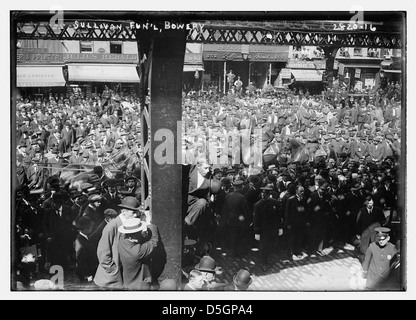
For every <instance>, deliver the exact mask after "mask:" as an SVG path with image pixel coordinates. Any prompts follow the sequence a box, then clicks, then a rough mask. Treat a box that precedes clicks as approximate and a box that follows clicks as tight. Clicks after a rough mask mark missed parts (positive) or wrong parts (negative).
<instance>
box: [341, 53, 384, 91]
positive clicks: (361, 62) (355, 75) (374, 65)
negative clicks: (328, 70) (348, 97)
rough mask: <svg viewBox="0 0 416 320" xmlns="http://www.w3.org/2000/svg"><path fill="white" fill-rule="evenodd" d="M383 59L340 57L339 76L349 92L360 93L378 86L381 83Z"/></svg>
mask: <svg viewBox="0 0 416 320" xmlns="http://www.w3.org/2000/svg"><path fill="white" fill-rule="evenodd" d="M381 61H382V60H381V59H376V58H363V59H353V58H351V59H341V58H339V64H338V76H339V81H340V83H343V84H344V85H345V86H346V87H347V90H348V91H349V92H354V93H360V92H363V91H366V90H371V89H374V88H378V86H379V85H380V63H381Z"/></svg>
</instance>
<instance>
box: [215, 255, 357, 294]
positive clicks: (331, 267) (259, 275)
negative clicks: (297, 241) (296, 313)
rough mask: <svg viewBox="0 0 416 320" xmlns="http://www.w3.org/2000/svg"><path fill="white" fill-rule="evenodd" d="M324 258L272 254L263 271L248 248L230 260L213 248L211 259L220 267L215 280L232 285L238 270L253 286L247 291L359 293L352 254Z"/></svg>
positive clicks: (355, 263) (354, 258)
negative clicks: (245, 272)
mask: <svg viewBox="0 0 416 320" xmlns="http://www.w3.org/2000/svg"><path fill="white" fill-rule="evenodd" d="M326 253H327V255H325V256H319V255H317V256H314V255H312V256H307V257H305V258H304V259H302V260H299V261H293V260H285V259H282V258H281V257H279V256H278V255H276V254H274V255H273V256H272V257H271V258H270V267H269V269H268V270H267V272H264V271H263V270H262V269H261V267H260V264H259V263H258V261H259V253H258V251H257V249H256V248H252V249H251V251H250V253H248V254H247V255H246V256H244V257H243V258H234V257H232V256H231V255H230V252H229V251H228V250H225V249H222V248H215V249H214V252H213V253H212V256H213V257H214V258H215V259H216V261H217V264H218V266H219V267H220V268H221V271H222V272H221V274H220V275H218V279H219V280H220V281H222V282H232V279H233V275H234V274H235V273H236V272H237V271H238V269H240V268H244V269H247V270H248V271H250V273H251V274H252V277H253V283H252V285H251V286H250V288H249V290H254V291H352V290H362V289H361V288H362V287H360V284H361V283H360V281H359V280H360V277H357V276H356V275H357V274H358V272H359V271H360V269H361V265H360V262H359V260H358V255H357V254H356V252H355V251H349V250H343V249H338V248H335V249H332V250H331V249H330V250H327V251H326ZM361 285H362V284H361Z"/></svg>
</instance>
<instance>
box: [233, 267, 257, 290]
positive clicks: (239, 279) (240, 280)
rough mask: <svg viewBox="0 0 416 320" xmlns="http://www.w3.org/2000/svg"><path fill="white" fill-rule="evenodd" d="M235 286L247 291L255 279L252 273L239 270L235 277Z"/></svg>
mask: <svg viewBox="0 0 416 320" xmlns="http://www.w3.org/2000/svg"><path fill="white" fill-rule="evenodd" d="M233 282H234V284H235V285H236V286H237V287H238V288H240V289H247V288H248V287H249V286H250V284H252V283H253V278H252V277H251V275H250V272H248V271H247V270H244V269H240V270H238V272H237V274H236V275H234V277H233Z"/></svg>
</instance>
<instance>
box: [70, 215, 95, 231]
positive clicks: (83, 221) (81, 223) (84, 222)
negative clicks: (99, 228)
mask: <svg viewBox="0 0 416 320" xmlns="http://www.w3.org/2000/svg"><path fill="white" fill-rule="evenodd" d="M93 224H94V222H93V221H92V220H91V219H90V218H88V217H87V216H83V217H80V218H79V219H78V220H77V222H76V224H75V227H76V228H77V229H79V230H83V229H87V228H89V227H90V226H92V225H93Z"/></svg>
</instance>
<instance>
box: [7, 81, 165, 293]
mask: <svg viewBox="0 0 416 320" xmlns="http://www.w3.org/2000/svg"><path fill="white" fill-rule="evenodd" d="M15 120H16V127H15V128H16V135H15V138H16V139H15V140H14V141H15V143H16V171H15V172H16V180H15V182H16V183H15V184H14V186H13V191H14V194H15V212H14V213H15V214H14V215H13V219H14V220H13V221H14V222H15V230H14V231H15V232H14V240H15V241H14V245H15V247H14V249H15V251H14V255H13V258H14V261H13V263H14V267H15V270H14V271H15V274H14V276H16V277H17V279H19V280H20V281H19V282H20V283H22V284H23V286H24V287H25V288H27V287H28V285H29V282H30V279H31V275H32V276H33V274H34V273H35V272H36V273H40V274H42V272H45V273H46V274H48V272H49V270H48V268H49V266H52V265H60V266H62V267H63V268H64V269H65V270H71V269H72V270H73V271H75V273H76V274H77V275H78V276H79V280H80V282H81V283H90V284H93V283H94V281H95V282H97V281H96V280H94V275H95V273H96V270H97V268H98V269H99V266H100V265H102V264H103V263H108V262H109V260H108V259H109V257H108V256H105V255H106V254H108V252H107V251H106V252H105V254H104V256H103V257H102V259H100V258H98V259H97V250H98V248H101V250H104V251H105V249H103V248H102V246H101V247H100V246H99V241H100V239H101V235H102V233H103V230H104V229H105V230H107V229H106V228H105V227H106V226H107V224H108V225H110V222H111V221H112V220H116V221H119V219H117V217H118V216H119V215H121V216H122V217H124V215H125V212H124V211H126V210H127V209H126V207H125V206H124V207H123V203H126V202H128V203H130V204H131V203H132V202H133V203H134V204H135V206H134V208H133V207H132V206H131V205H130V208H129V209H131V210H132V212H133V213H134V215H135V216H139V218H142V219H143V220H146V221H149V219H150V218H149V213H148V212H145V211H143V210H142V209H141V208H140V211H138V210H139V207H140V203H141V188H140V179H141V177H140V161H139V159H140V110H139V102H138V99H137V97H135V96H132V95H123V94H121V95H120V94H117V93H115V92H113V91H112V90H110V89H109V88H108V87H105V90H104V91H103V93H102V94H100V95H97V96H94V97H91V98H84V96H83V95H82V94H80V93H79V92H78V91H74V92H73V93H72V94H70V95H69V96H64V95H59V94H55V93H53V92H52V91H51V93H50V94H49V96H47V97H45V98H43V99H42V98H36V97H30V96H28V97H21V98H20V99H19V100H18V101H17V103H16V118H15ZM74 179H75V180H77V182H78V183H77V184H75V183H72V182H73V181H75V180H74ZM122 221H124V219H123V220H122ZM119 223H120V221H119ZM149 226H150V227H147V225H146V230H152V231H153V234H152V233H151V232H150V233H149V232H147V236H146V237H142V238H140V239H138V243H140V246H139V247H141V248H144V247H145V246H146V247H147V249H146V250H145V251H143V252H144V254H143V259H144V258H146V259H148V260H149V257H148V256H149V255H150V254H151V253H152V251H155V250H154V249H155V248H161V247H162V248H163V244H161V243H160V241H158V237H157V235H158V232H157V230H156V231H155V230H153V229H152V227H151V225H149ZM136 240H137V239H136ZM133 242H134V241H133ZM105 245H106V246H107V247H106V249H108V243H106V244H105ZM127 247H128V246H127ZM114 249H115V250H116V248H114ZM136 249H137V247H136ZM132 250H133V249H132ZM142 250H144V249H142ZM126 251H127V249H126ZM156 251H163V250H162V249H157V250H156ZM110 253H111V252H110ZM126 254H127V253H126ZM153 255H154V254H153ZM159 256H160V254H159ZM162 256H163V254H162ZM22 257H23V258H22ZM27 257H30V258H29V262H31V263H27V262H28V259H27ZM114 258H115V256H114ZM35 260H36V263H35ZM104 260H105V262H104ZM159 260H160V258H159ZM114 263H115V264H116V265H118V264H119V262H118V261H115V262H114ZM147 265H149V262H148V263H147ZM35 266H36V267H35ZM162 266H163V261H162ZM113 267H114V266H113V265H111V266H110V267H109V268H113ZM152 268H153V269H152V270H156V271H152V272H156V278H155V279H156V280H157V276H158V275H157V273H159V274H160V271H157V270H159V269H160V267H152ZM74 269H75V270H74ZM140 269H142V268H140ZM105 272H110V271H109V270H108V269H106V271H105ZM153 278H154V277H153ZM149 279H151V278H149V272H148V271H147V272H146V276H143V277H142V279H141V280H143V281H144V282H146V283H149ZM93 280H94V281H93ZM99 282H100V281H99V280H98V283H99ZM150 282H151V281H150ZM102 286H103V287H106V285H102ZM115 287H117V288H119V289H123V288H130V287H129V284H126V285H124V284H123V283H120V282H119V283H117V284H115Z"/></svg>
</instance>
